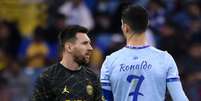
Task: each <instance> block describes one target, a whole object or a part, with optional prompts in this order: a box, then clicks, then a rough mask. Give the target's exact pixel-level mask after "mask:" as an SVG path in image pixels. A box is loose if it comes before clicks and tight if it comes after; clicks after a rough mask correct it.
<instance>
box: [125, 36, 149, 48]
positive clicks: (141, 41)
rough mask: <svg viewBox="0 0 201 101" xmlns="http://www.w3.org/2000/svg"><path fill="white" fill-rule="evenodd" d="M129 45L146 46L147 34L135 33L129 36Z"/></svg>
mask: <svg viewBox="0 0 201 101" xmlns="http://www.w3.org/2000/svg"><path fill="white" fill-rule="evenodd" d="M127 45H130V46H144V45H146V37H145V34H140V35H139V34H135V35H130V36H127Z"/></svg>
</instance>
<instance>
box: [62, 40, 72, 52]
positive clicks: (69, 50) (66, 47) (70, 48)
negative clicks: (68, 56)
mask: <svg viewBox="0 0 201 101" xmlns="http://www.w3.org/2000/svg"><path fill="white" fill-rule="evenodd" d="M72 46H73V45H72V43H70V42H66V43H65V44H64V48H65V50H66V51H67V52H72V51H73V47H72Z"/></svg>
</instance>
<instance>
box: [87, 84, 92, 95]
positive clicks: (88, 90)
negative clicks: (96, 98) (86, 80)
mask: <svg viewBox="0 0 201 101" xmlns="http://www.w3.org/2000/svg"><path fill="white" fill-rule="evenodd" d="M86 90H87V94H88V95H93V93H94V88H93V86H92V85H87V86H86Z"/></svg>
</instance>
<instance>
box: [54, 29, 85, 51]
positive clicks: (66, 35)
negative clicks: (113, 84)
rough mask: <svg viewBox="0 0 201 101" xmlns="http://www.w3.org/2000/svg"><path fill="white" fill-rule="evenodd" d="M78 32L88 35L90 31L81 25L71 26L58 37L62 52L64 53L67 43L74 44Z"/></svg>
mask: <svg viewBox="0 0 201 101" xmlns="http://www.w3.org/2000/svg"><path fill="white" fill-rule="evenodd" d="M78 32H81V33H88V29H87V28H85V27H82V26H79V25H70V26H67V27H66V28H65V29H64V30H63V31H62V32H60V34H59V36H58V39H59V49H60V51H63V48H64V44H65V42H74V41H75V40H76V33H78Z"/></svg>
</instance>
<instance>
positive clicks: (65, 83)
mask: <svg viewBox="0 0 201 101" xmlns="http://www.w3.org/2000/svg"><path fill="white" fill-rule="evenodd" d="M31 99H32V101H101V88H100V83H99V79H98V78H97V76H96V74H95V73H93V72H92V71H90V70H89V69H87V68H86V67H82V68H81V69H80V70H77V71H71V70H69V69H67V68H65V67H64V66H63V65H62V64H60V63H57V64H54V65H52V66H50V67H48V69H47V70H46V71H45V72H44V73H43V74H42V75H41V76H40V77H39V78H38V80H37V82H36V86H35V89H34V92H33V96H32V98H31Z"/></svg>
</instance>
